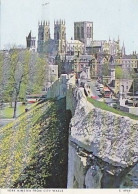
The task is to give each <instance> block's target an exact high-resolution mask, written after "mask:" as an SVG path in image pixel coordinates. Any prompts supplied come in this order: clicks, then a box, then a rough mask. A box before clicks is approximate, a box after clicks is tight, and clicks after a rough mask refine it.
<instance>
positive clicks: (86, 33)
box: [74, 21, 93, 47]
mask: <svg viewBox="0 0 138 194" xmlns="http://www.w3.org/2000/svg"><path fill="white" fill-rule="evenodd" d="M74 40H79V41H81V42H83V43H84V44H85V47H89V46H90V45H91V42H92V41H93V22H87V21H82V22H74Z"/></svg>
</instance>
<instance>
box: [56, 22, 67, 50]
mask: <svg viewBox="0 0 138 194" xmlns="http://www.w3.org/2000/svg"><path fill="white" fill-rule="evenodd" d="M54 41H55V46H56V50H57V52H58V54H65V52H66V26H65V21H63V20H60V21H56V22H55V21H54Z"/></svg>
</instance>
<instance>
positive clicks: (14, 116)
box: [13, 77, 22, 118]
mask: <svg viewBox="0 0 138 194" xmlns="http://www.w3.org/2000/svg"><path fill="white" fill-rule="evenodd" d="M21 83H22V77H21V80H20V82H19V87H18V89H17V88H16V94H15V101H14V113H13V118H16V110H17V99H18V96H19V93H20V87H21Z"/></svg>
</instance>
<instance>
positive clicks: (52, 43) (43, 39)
mask: <svg viewBox="0 0 138 194" xmlns="http://www.w3.org/2000/svg"><path fill="white" fill-rule="evenodd" d="M37 51H38V52H39V53H46V54H65V52H66V26H65V21H63V20H59V21H54V39H52V38H51V35H50V23H49V22H47V21H44V22H41V23H39V24H38V50H37Z"/></svg>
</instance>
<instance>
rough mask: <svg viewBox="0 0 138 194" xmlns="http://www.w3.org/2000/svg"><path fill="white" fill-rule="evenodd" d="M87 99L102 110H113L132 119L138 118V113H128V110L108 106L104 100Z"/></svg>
mask: <svg viewBox="0 0 138 194" xmlns="http://www.w3.org/2000/svg"><path fill="white" fill-rule="evenodd" d="M87 100H88V101H89V102H90V103H92V104H93V105H94V106H95V107H97V108H101V109H102V110H106V111H109V112H113V113H115V114H118V115H121V116H127V117H129V118H131V119H134V120H138V116H137V115H133V114H130V113H127V112H123V111H121V110H117V109H114V108H112V107H110V106H108V105H107V104H105V103H104V102H99V101H97V100H94V99H92V98H89V97H88V98H87Z"/></svg>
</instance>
